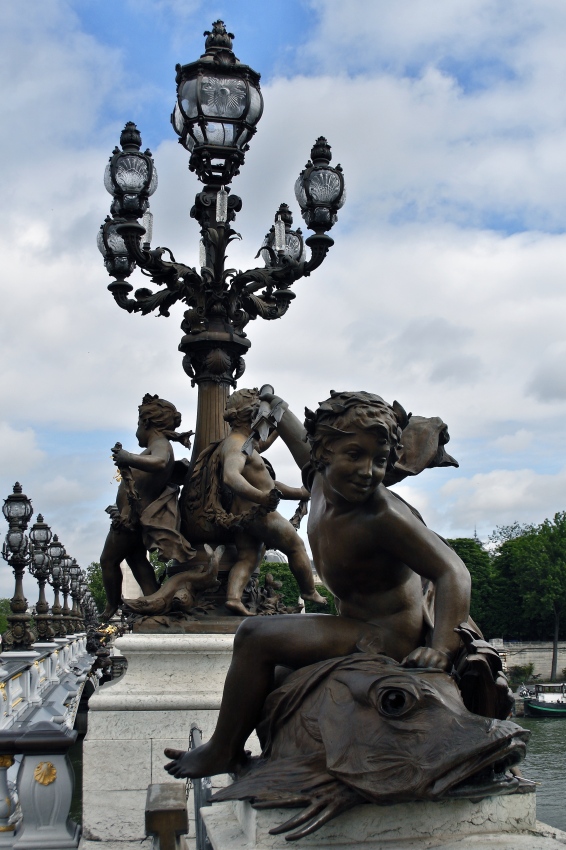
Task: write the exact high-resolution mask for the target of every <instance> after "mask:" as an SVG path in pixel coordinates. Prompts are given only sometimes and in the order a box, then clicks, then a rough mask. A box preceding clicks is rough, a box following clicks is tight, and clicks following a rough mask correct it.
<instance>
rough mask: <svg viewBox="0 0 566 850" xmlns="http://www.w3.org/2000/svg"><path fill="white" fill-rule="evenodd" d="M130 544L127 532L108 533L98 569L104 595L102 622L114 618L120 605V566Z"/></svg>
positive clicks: (130, 539)
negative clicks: (100, 574)
mask: <svg viewBox="0 0 566 850" xmlns="http://www.w3.org/2000/svg"><path fill="white" fill-rule="evenodd" d="M131 544H132V536H131V534H130V533H129V532H127V531H126V532H119V531H114V529H113V528H111V529H110V531H109V532H108V536H107V538H106V542H105V544H104V548H103V550H102V554H101V556H100V568H101V570H102V582H103V584H104V591H105V593H106V607H105V609H104V611H103V612H102V614H101V615H100V616H101V617H102V620H103V621H106V620H109V619H110V618H111V617H113V616H114V614H115V613H116V611H117V610H118V608H119V607H120V606H121V604H122V570H121V569H120V564H121V563H122V561H123V560H124V558H126V557H127V555H128V552H129V550H130V547H131Z"/></svg>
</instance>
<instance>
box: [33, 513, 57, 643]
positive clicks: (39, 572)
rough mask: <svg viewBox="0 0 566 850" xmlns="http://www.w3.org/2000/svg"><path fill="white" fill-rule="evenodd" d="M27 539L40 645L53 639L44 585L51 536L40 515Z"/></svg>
mask: <svg viewBox="0 0 566 850" xmlns="http://www.w3.org/2000/svg"><path fill="white" fill-rule="evenodd" d="M29 538H30V541H31V543H32V556H31V561H30V564H29V568H28V569H29V572H30V574H31V575H32V576H34V578H35V579H37V583H38V585H39V599H38V601H37V605H36V606H35V611H36V616H35V627H36V631H37V639H38V641H40V642H41V643H49V642H50V641H51V640H52V639H53V638H54V637H55V632H54V631H53V626H52V624H51V615H50V614H49V605H48V603H47V600H46V598H45V584H46V582H47V580H48V578H49V575H50V569H51V563H50V560H49V555H48V554H47V547H48V546H49V543H50V542H51V538H52V534H51V529H50V528H49V526H48V525H47V523H46V522H44V521H43V517H42V515H41V514H38V516H37V521H36V522H34V524H33V526H32V527H31V529H30V532H29Z"/></svg>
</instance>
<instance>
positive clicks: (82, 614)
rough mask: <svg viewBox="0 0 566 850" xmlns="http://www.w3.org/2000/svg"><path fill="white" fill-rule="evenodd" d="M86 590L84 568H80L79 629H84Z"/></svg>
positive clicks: (86, 583)
mask: <svg viewBox="0 0 566 850" xmlns="http://www.w3.org/2000/svg"><path fill="white" fill-rule="evenodd" d="M87 591H88V582H87V580H86V573H85V571H84V570H81V576H80V578H79V596H78V608H79V620H80V631H84V630H85V602H86V600H85V597H86V593H87Z"/></svg>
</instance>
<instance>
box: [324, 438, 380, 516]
mask: <svg viewBox="0 0 566 850" xmlns="http://www.w3.org/2000/svg"><path fill="white" fill-rule="evenodd" d="M352 432H353V433H352V436H348V437H340V438H339V439H338V440H334V441H333V442H332V444H331V445H330V448H329V449H328V458H329V461H328V463H327V465H326V467H325V469H324V472H323V476H324V479H325V482H326V485H327V487H329V488H330V491H331V493H333V494H334V495H336V496H338V497H339V498H340V499H341V500H343V501H346V502H353V503H362V502H365V501H366V500H367V499H369V498H370V497H371V496H372V495H373V494H374V493H375V491H376V489H377V487H378V486H379V485H380V484H381V482H382V481H383V479H384V477H385V472H386V470H387V461H388V458H389V452H390V449H391V446H390V444H389V443H388V441H387V440H386V439H385V438H384V437H382V436H380V435H379V434H376V433H375V432H374V431H365V430H360V429H358V428H353V429H352Z"/></svg>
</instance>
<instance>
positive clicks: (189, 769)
mask: <svg viewBox="0 0 566 850" xmlns="http://www.w3.org/2000/svg"><path fill="white" fill-rule="evenodd" d="M164 753H165V755H166V756H167V758H170V759H173V761H170V762H169V763H168V764H166V765H165V770H166V771H167V773H170V774H171V776H176V777H177V779H181V778H183V777H189V778H190V779H200V778H202V777H203V776H216V775H217V774H218V773H235V772H236V771H237V770H238V769H239V768H240V767H241V766H242V765H243V764H244V763H245V762H246V761H247V757H246V754H245V752H243V751H242V752H241V753H240V754H239V755H238V756H237V757H236V758H232V759H231V758H229V757H228V756H227V755H226V753H221V754H217V753H216V752H215V750H214V747H213V746H212V744H211V743H210V741H209V742H208V743H207V744H203V745H202V747H197V749H196V750H171V749H166V750H164Z"/></svg>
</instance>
